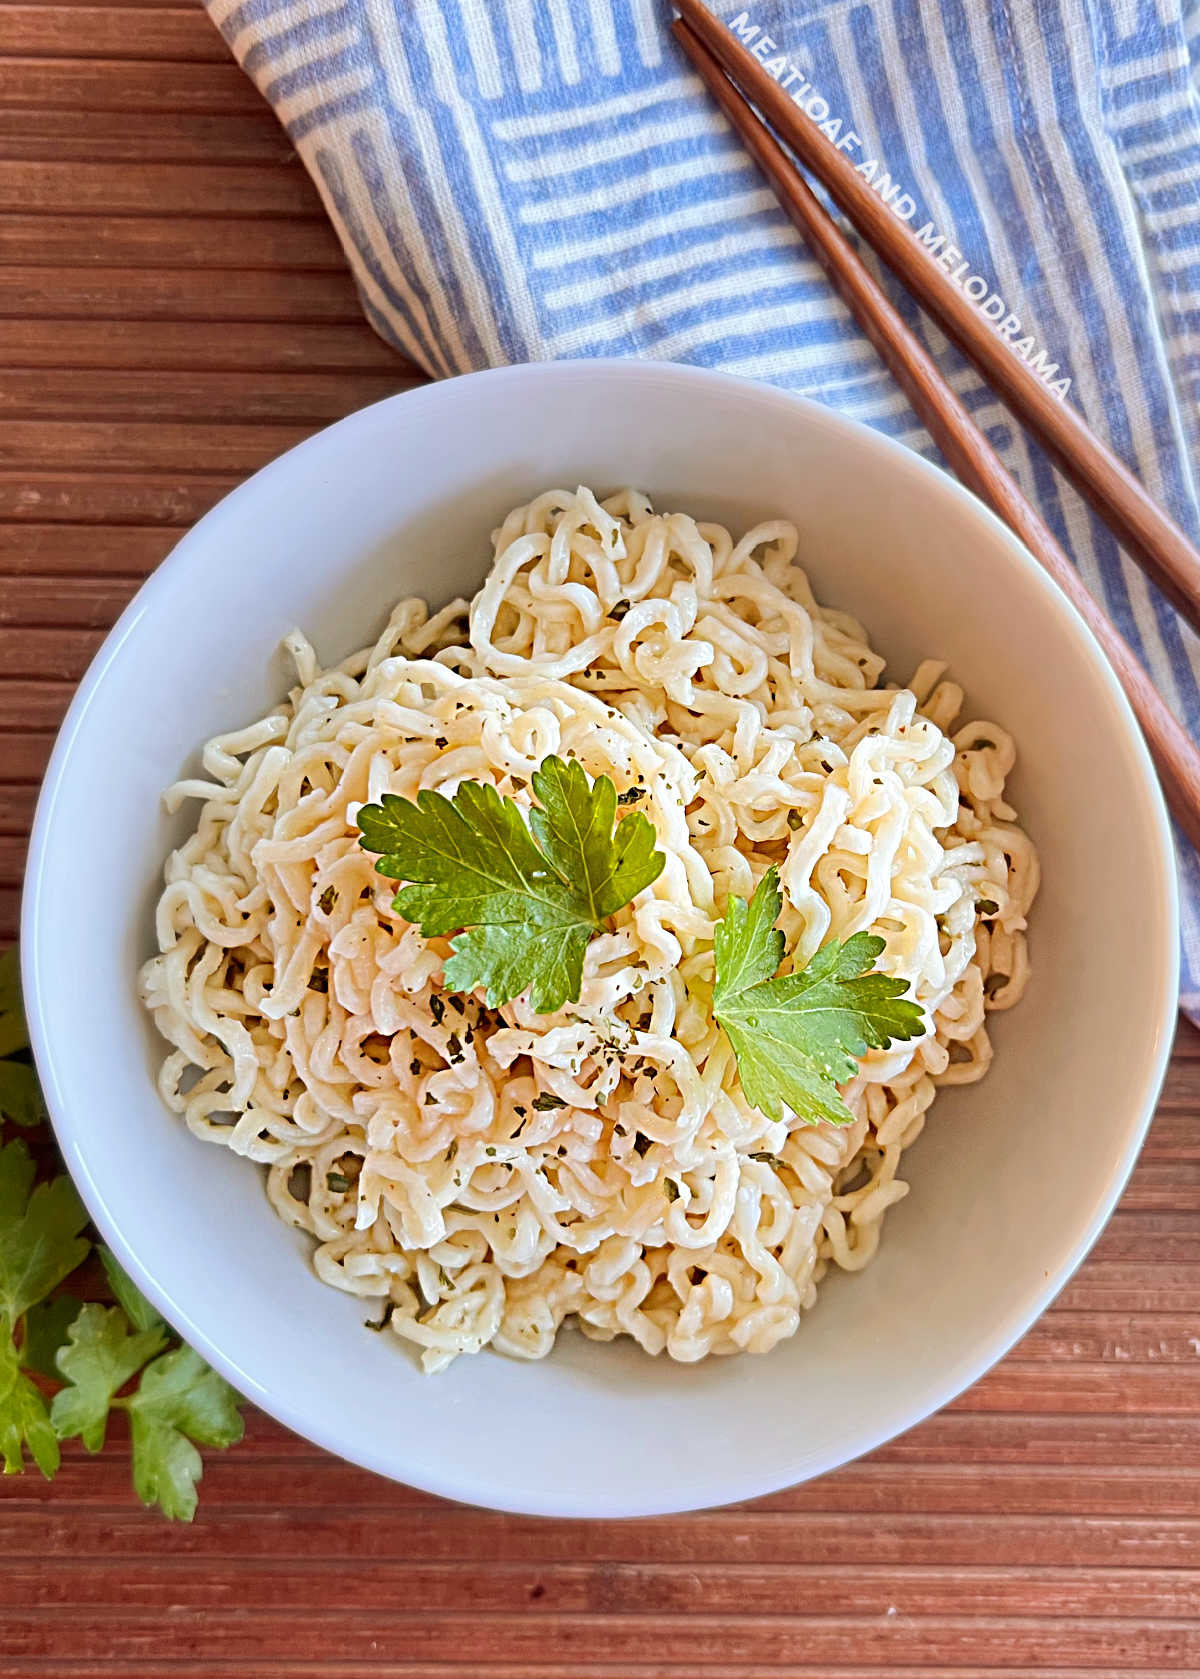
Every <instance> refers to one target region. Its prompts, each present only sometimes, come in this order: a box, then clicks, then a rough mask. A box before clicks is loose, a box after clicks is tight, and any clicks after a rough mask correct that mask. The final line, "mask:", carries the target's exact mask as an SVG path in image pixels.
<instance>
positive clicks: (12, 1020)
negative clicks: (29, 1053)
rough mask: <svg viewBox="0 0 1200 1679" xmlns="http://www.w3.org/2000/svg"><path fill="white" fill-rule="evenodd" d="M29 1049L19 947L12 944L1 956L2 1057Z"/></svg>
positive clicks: (0, 1028) (0, 1031)
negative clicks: (22, 1003)
mask: <svg viewBox="0 0 1200 1679" xmlns="http://www.w3.org/2000/svg"><path fill="white" fill-rule="evenodd" d="M28 1048H29V1030H28V1028H27V1027H26V1025H25V1011H24V1009H23V1008H22V1006H21V969H20V966H19V964H18V961H17V947H16V945H15V944H10V945H9V947H8V949H7V950H6V951H5V952H4V954H3V955H2V956H0V1055H12V1054H13V1053H14V1052H15V1051H16V1050H18V1049H28Z"/></svg>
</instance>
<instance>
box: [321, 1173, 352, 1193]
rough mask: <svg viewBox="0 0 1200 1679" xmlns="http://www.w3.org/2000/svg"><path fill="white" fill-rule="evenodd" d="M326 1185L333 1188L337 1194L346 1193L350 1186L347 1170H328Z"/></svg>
mask: <svg viewBox="0 0 1200 1679" xmlns="http://www.w3.org/2000/svg"><path fill="white" fill-rule="evenodd" d="M325 1187H326V1188H327V1189H332V1190H333V1192H334V1194H335V1195H344V1194H345V1193H346V1191H347V1190H348V1189H349V1188H350V1179H349V1178H348V1177H347V1176H346V1174H345V1172H326V1174H325Z"/></svg>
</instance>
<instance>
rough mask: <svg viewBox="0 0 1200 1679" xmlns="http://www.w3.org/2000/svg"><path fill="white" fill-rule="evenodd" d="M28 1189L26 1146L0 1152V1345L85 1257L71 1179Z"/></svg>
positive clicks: (81, 1215)
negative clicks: (29, 1311) (26, 1314)
mask: <svg viewBox="0 0 1200 1679" xmlns="http://www.w3.org/2000/svg"><path fill="white" fill-rule="evenodd" d="M32 1184H33V1160H32V1159H31V1157H30V1154H29V1150H28V1149H27V1148H26V1147H25V1145H24V1143H21V1142H12V1143H9V1144H7V1146H6V1147H4V1148H0V1342H2V1341H3V1340H4V1339H5V1336H6V1335H7V1336H9V1337H11V1335H12V1332H13V1330H14V1329H15V1328H16V1325H17V1320H18V1319H19V1318H21V1317H22V1316H24V1314H25V1313H26V1312H27V1311H28V1310H29V1308H30V1306H34V1305H36V1304H37V1302H38V1301H39V1300H44V1299H45V1297H46V1296H47V1295H48V1294H49V1293H50V1291H51V1289H53V1288H56V1287H57V1285H58V1284H59V1283H61V1282H62V1280H63V1278H64V1277H69V1276H70V1274H71V1272H72V1271H73V1270H74V1269H75V1267H76V1266H77V1265H78V1264H79V1263H80V1261H81V1260H82V1259H84V1258H85V1257H86V1255H87V1252H88V1246H89V1244H88V1242H87V1241H86V1239H85V1238H84V1237H82V1236H81V1235H80V1234H79V1233H80V1231H81V1230H82V1229H83V1227H84V1225H85V1224H86V1223H87V1213H86V1211H85V1210H84V1206H83V1202H82V1201H81V1200H80V1199H79V1197H78V1195H77V1194H76V1193H75V1186H74V1185H73V1184H72V1182H71V1180H70V1178H67V1177H58V1178H53V1179H52V1180H51V1181H50V1182H49V1183H42V1184H39V1185H38V1187H37V1188H36V1189H34V1190H33V1193H32V1194H30V1189H31V1187H32Z"/></svg>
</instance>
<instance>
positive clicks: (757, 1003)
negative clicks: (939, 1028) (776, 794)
mask: <svg viewBox="0 0 1200 1679" xmlns="http://www.w3.org/2000/svg"><path fill="white" fill-rule="evenodd" d="M782 904H783V899H782V896H781V894H780V891H779V875H778V871H777V870H776V869H775V867H774V866H773V865H772V867H771V868H769V869H768V870H767V872H766V874H765V875H764V876H763V878H762V879H761V880H760V881H759V883H758V886H757V888H756V889H755V892H754V895H753V897H752V898H751V899H750V902H749V903H747V902H746V900H745V899H744V898H736V897H734V898H730V900H729V903H728V905H727V907H726V910H725V916H724V919H723V920H722V921H721V922H719V923H718V925H717V928H716V932H715V935H714V950H715V954H716V979H715V981H714V984H713V1013H714V1015H715V1016H716V1018H717V1020H718V1022H719V1024H720V1025H721V1027H722V1028H723V1030H724V1031H725V1033H726V1035H727V1037H728V1038H729V1041H730V1043H731V1044H732V1045H733V1050H734V1054H735V1055H736V1056H737V1064H738V1077H739V1078H740V1079H741V1083H742V1089H743V1091H744V1092H745V1094H746V1100H747V1101H749V1102H752V1103H753V1104H754V1106H755V1107H756V1108H761V1110H762V1111H763V1113H765V1114H766V1115H767V1117H768V1118H769V1119H774V1120H777V1119H778V1118H779V1117H780V1114H781V1110H782V1107H783V1104H785V1103H786V1105H787V1106H788V1107H789V1108H790V1109H791V1110H792V1112H793V1113H794V1114H795V1116H796V1118H797V1119H799V1120H802V1121H807V1122H809V1123H813V1124H815V1123H817V1122H818V1121H820V1120H828V1121H829V1122H830V1123H831V1124H833V1125H847V1124H849V1123H850V1121H851V1120H852V1119H853V1117H854V1116H853V1115H852V1114H851V1112H850V1110H849V1109H848V1108H847V1106H846V1104H845V1102H843V1100H842V1098H841V1094H840V1093H839V1091H838V1085H839V1084H842V1083H844V1082H845V1081H846V1080H847V1079H849V1078H853V1076H854V1074H855V1073H856V1072H857V1071H858V1062H857V1059H856V1058H857V1057H858V1056H860V1055H864V1054H865V1053H866V1051H867V1050H868V1049H883V1048H886V1046H887V1045H888V1044H889V1043H891V1042H893V1040H895V1039H903V1038H913V1037H917V1036H919V1035H920V1033H922V1032H923V1031H924V1030H925V1024H924V1018H923V1016H922V1013H921V1009H920V1007H919V1005H918V1004H916V1003H914V1002H912V1001H911V1000H910V999H909V998H907V997H906V995H905V993H906V992H907V990H908V987H907V985H906V984H905V982H904V981H903V980H902V979H894V978H890V977H889V976H888V975H886V974H877V973H872V972H871V971H870V970H871V969H872V967H873V965H874V963H875V959H876V958H877V957H878V956H879V955H880V954H881V952H882V951H883V947H884V941H883V940H882V939H881V938H879V937H878V936H877V935H875V934H873V933H855V935H854V936H853V938H849V939H847V940H846V941H845V942H844V943H842V942H839V940H837V939H831V940H830V941H829V943H828V944H826V945H822V947H821V949H820V950H818V951H817V953H816V955H815V956H814V957H813V959H812V961H811V962H809V964H808V966H807V967H805V968H803V969H801V971H800V972H799V973H793V974H783V975H779V972H778V970H779V964H780V963H781V962H782V961H783V955H784V938H783V934H782V933H781V932H780V930H779V928H778V927H776V925H775V921H776V919H777V917H778V915H779V911H780V909H781V908H782ZM777 976H778V977H777Z"/></svg>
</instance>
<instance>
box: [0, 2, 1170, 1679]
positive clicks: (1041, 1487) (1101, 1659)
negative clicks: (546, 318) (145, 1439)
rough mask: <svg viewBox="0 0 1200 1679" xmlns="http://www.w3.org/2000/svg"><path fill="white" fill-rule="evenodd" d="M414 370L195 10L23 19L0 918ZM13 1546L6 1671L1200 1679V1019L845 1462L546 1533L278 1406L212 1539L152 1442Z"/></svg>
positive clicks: (19, 1531) (7, 365) (3, 234)
mask: <svg viewBox="0 0 1200 1679" xmlns="http://www.w3.org/2000/svg"><path fill="white" fill-rule="evenodd" d="M414 377H415V375H414V373H413V370H411V369H409V368H407V367H406V366H405V365H404V364H403V363H402V362H401V361H400V360H399V359H398V358H397V357H396V356H394V355H393V354H392V353H391V352H390V351H389V350H387V349H386V348H385V347H384V346H383V345H382V344H381V343H380V342H379V340H378V339H377V338H376V337H375V336H374V335H373V334H372V333H371V331H370V330H369V329H368V328H367V327H366V326H365V325H364V324H363V322H362V319H361V315H360V312H359V308H358V303H357V299H356V297H355V292H354V288H353V285H352V284H351V281H350V279H349V276H348V274H347V272H346V270H345V266H344V264H343V261H342V258H341V255H340V252H339V250H338V248H337V244H336V242H335V240H334V239H333V237H332V235H331V233H330V231H329V228H328V226H327V225H326V222H325V220H324V218H323V216H322V213H321V210H320V206H319V204H318V201H317V198H316V194H315V192H314V191H313V189H312V188H311V186H310V185H309V183H308V181H307V179H306V177H305V175H304V172H303V170H302V169H301V168H300V166H299V164H298V163H297V162H296V160H295V159H294V157H293V156H292V153H291V149H290V146H289V144H288V141H287V138H286V136H285V135H284V134H283V133H282V132H281V131H280V130H279V129H278V128H277V126H276V125H275V122H274V119H273V117H272V116H271V114H270V112H269V111H268V110H267V109H266V108H265V107H264V106H263V105H262V103H261V102H260V101H259V99H258V97H257V95H256V94H255V93H254V91H253V89H252V88H251V87H250V85H249V83H248V82H247V81H246V80H245V79H244V78H243V76H242V75H241V72H240V71H239V70H238V69H237V68H236V67H235V66H234V65H233V64H232V63H231V62H230V61H229V60H228V59H227V56H226V53H225V49H224V47H223V45H222V43H221V41H220V39H219V38H218V36H217V35H216V33H215V31H213V30H212V28H211V26H210V25H209V24H208V22H207V20H206V19H205V18H204V17H203V15H202V14H201V13H200V12H199V11H198V10H196V9H192V8H191V7H186V8H185V7H180V6H178V5H174V4H171V3H169V0H168V3H163V0H110V3H108V4H104V5H95V4H87V3H84V4H75V3H59V4H34V5H5V4H0V731H2V737H3V738H2V742H0V940H7V939H8V938H10V937H11V936H12V935H13V933H14V932H15V928H16V915H17V905H18V897H19V882H20V877H21V867H22V859H23V854H24V845H25V837H26V834H27V831H28V826H29V821H30V816H31V813H32V808H33V800H34V796H35V792H36V786H37V781H38V777H39V775H40V773H41V771H42V768H43V766H44V764H45V761H46V755H47V752H48V750H49V747H50V744H51V741H52V739H53V735H54V730H55V728H56V726H57V724H58V722H59V720H60V719H61V716H62V713H63V710H64V708H65V706H66V704H67V702H68V700H69V698H70V695H71V692H72V689H73V687H74V684H75V683H76V682H77V680H78V679H79V677H80V675H81V673H82V672H83V670H84V668H85V666H86V664H87V662H88V660H89V658H90V657H91V655H92V653H93V652H94V651H95V649H96V647H97V646H98V645H99V642H100V640H101V637H102V635H103V632H104V630H105V628H106V627H107V626H108V625H109V624H111V623H112V621H113V619H114V617H115V616H116V614H117V613H118V612H119V611H120V609H121V607H122V605H123V604H124V603H125V601H126V600H127V599H128V598H129V596H130V595H131V593H132V592H133V590H134V589H135V588H136V587H137V584H138V582H139V580H140V579H141V578H143V577H144V576H145V575H146V573H147V572H149V571H150V570H152V569H153V567H154V566H155V565H156V564H157V563H158V561H159V560H160V559H161V558H162V557H163V555H164V554H166V553H167V551H168V550H169V549H170V547H171V546H172V544H173V543H174V542H175V541H176V540H177V538H178V537H179V535H180V534H181V532H182V531H183V530H184V529H185V528H186V526H187V525H188V524H189V523H190V522H191V521H192V520H194V519H195V518H197V517H198V516H199V515H200V514H201V513H203V512H204V511H205V509H206V508H208V507H210V506H211V505H212V503H213V502H214V501H215V500H217V498H218V497H219V496H221V495H222V494H223V493H224V492H225V491H226V490H228V489H230V488H232V486H233V485H234V484H236V483H237V482H238V481H239V479H241V478H243V477H245V476H246V474H247V473H249V472H252V471H253V470H254V469H255V468H256V467H258V466H260V465H261V464H262V463H263V462H264V461H267V460H269V459H270V458H271V457H272V456H273V455H275V454H277V453H278V452H279V451H280V450H281V449H285V448H287V447H288V446H289V445H290V444H291V443H293V442H295V441H297V440H298V439H299V438H301V437H303V436H305V435H306V434H308V433H309V432H311V431H313V430H315V429H316V428H317V427H319V426H321V425H324V424H326V423H328V422H329V421H331V420H334V419H337V418H338V417H339V416H340V415H342V414H345V413H347V412H349V411H350V410H351V409H354V408H357V407H359V406H361V405H362V404H363V403H365V402H370V401H372V400H374V399H375V398H377V397H379V396H382V395H384V394H386V393H388V392H390V391H393V390H398V389H402V388H404V386H405V385H407V384H410V383H412V382H413V380H414ZM1053 1120H1054V1116H1053V1114H1047V1116H1046V1122H1047V1124H1053ZM0 1556H2V1562H0V1675H3V1679H25V1676H28V1679H33V1676H34V1675H39V1676H41V1675H64V1676H66V1675H72V1676H78V1679H83V1676H85V1675H86V1676H91V1679H101V1676H103V1679H116V1676H117V1675H130V1676H133V1675H140V1676H146V1675H153V1674H160V1673H171V1674H174V1675H178V1676H181V1679H192V1676H194V1679H200V1676H201V1675H204V1676H214V1679H215V1676H216V1675H221V1674H224V1675H237V1676H238V1679H280V1676H281V1675H283V1674H306V1675H320V1676H322V1679H360V1676H361V1679H366V1676H368V1675H370V1676H376V1675H385V1674H386V1675H390V1676H391V1679H468V1676H474V1675H476V1674H479V1673H481V1672H482V1673H487V1674H488V1675H490V1676H491V1679H568V1676H570V1679H693V1676H696V1675H700V1676H703V1679H763V1676H774V1679H783V1676H789V1675H790V1676H792V1679H800V1676H801V1675H804V1676H806V1679H815V1676H817V1675H831V1676H836V1679H880V1676H882V1675H883V1674H889V1675H893V1676H896V1679H905V1676H909V1679H918V1676H920V1679H935V1676H936V1679H979V1676H983V1675H989V1674H997V1673H1005V1674H1020V1675H1038V1676H1041V1679H1051V1676H1053V1679H1083V1676H1084V1675H1088V1676H1090V1679H1125V1676H1127V1675H1133V1674H1136V1675H1161V1674H1167V1673H1171V1674H1177V1673H1200V1615H1198V1611H1200V1034H1197V1033H1195V1032H1193V1031H1191V1030H1190V1029H1181V1033H1180V1038H1179V1042H1178V1044H1177V1048H1176V1054H1175V1058H1174V1060H1173V1063H1172V1067H1171V1073H1170V1078H1169V1080H1168V1084H1167V1088H1166V1092H1165V1094H1164V1098H1163V1103H1162V1107H1161V1110H1160V1112H1159V1115H1158V1118H1157V1119H1156V1121H1155V1124H1154V1128H1153V1131H1152V1133H1151V1136H1150V1140H1149V1143H1148V1145H1147V1148H1146V1151H1145V1153H1144V1155H1143V1158H1142V1161H1141V1164H1140V1165H1139V1167H1138V1169H1137V1171H1136V1173H1135V1175H1134V1179H1133V1182H1132V1184H1131V1185H1130V1188H1129V1190H1128V1192H1127V1194H1126V1195H1125V1197H1124V1199H1123V1201H1122V1203H1121V1207H1120V1210H1119V1211H1118V1212H1117V1214H1116V1216H1115V1217H1114V1219H1113V1221H1112V1223H1111V1225H1110V1226H1109V1228H1108V1230H1107V1231H1106V1233H1105V1235H1104V1236H1103V1238H1102V1239H1101V1241H1100V1244H1099V1246H1098V1247H1097V1249H1096V1251H1095V1253H1094V1254H1093V1255H1092V1257H1091V1258H1090V1259H1089V1260H1088V1262H1087V1264H1086V1265H1085V1266H1084V1268H1083V1270H1082V1271H1081V1273H1080V1274H1079V1276H1078V1278H1077V1279H1076V1280H1075V1282H1074V1283H1073V1284H1072V1285H1071V1286H1070V1288H1069V1289H1068V1290H1067V1292H1066V1293H1065V1294H1064V1296H1063V1297H1062V1299H1061V1301H1060V1302H1059V1303H1058V1304H1057V1305H1056V1306H1055V1307H1054V1308H1053V1309H1052V1310H1051V1311H1050V1312H1048V1313H1047V1314H1046V1316H1045V1317H1044V1318H1043V1320H1042V1322H1041V1323H1040V1324H1039V1325H1038V1326H1037V1327H1036V1328H1035V1329H1034V1330H1033V1331H1032V1332H1031V1333H1030V1335H1028V1336H1027V1337H1026V1339H1025V1341H1024V1342H1023V1343H1022V1344H1021V1346H1020V1347H1019V1348H1018V1349H1017V1350H1016V1351H1015V1352H1014V1353H1013V1355H1012V1356H1011V1357H1010V1358H1008V1359H1007V1360H1005V1362H1004V1363H1003V1364H1002V1365H1001V1366H1000V1367H999V1368H998V1369H997V1370H996V1371H994V1372H993V1373H992V1374H991V1375H990V1376H988V1377H987V1378H986V1379H985V1380H984V1381H982V1382H980V1383H979V1384H977V1386H976V1387H974V1388H973V1389H972V1390H971V1391H970V1392H969V1393H968V1394H965V1395H964V1396H963V1398H962V1399H960V1400H959V1401H957V1403H955V1404H954V1405H953V1406H951V1407H950V1408H949V1410H947V1411H946V1412H945V1413H943V1414H942V1415H941V1416H939V1417H937V1418H935V1419H933V1420H932V1421H930V1422H928V1423H926V1424H925V1425H924V1426H923V1427H921V1428H918V1429H916V1430H914V1431H913V1432H912V1433H911V1434H909V1435H907V1436H906V1437H905V1438H903V1439H901V1440H898V1441H895V1442H893V1443H892V1444H891V1445H889V1446H887V1447H885V1448H884V1449H883V1450H881V1451H879V1452H876V1453H874V1454H873V1455H872V1456H871V1457H870V1458H869V1459H867V1460H865V1461H864V1462H862V1463H859V1464H855V1465H853V1466H851V1467H849V1468H846V1469H844V1470H842V1471H841V1472H840V1473H838V1474H836V1475H831V1476H828V1477H827V1478H826V1479H824V1480H822V1481H819V1482H816V1483H815V1484H811V1485H808V1486H804V1487H798V1488H795V1489H793V1490H791V1491H789V1492H784V1493H780V1494H779V1495H777V1496H776V1497H773V1498H769V1499H764V1500H761V1501H760V1502H758V1503H756V1504H754V1505H751V1506H748V1507H746V1508H744V1509H734V1510H725V1511H720V1512H717V1513H713V1514H706V1515H698V1516H685V1517H680V1518H677V1519H667V1520H657V1521H646V1522H637V1523H632V1524H622V1523H616V1522H585V1523H580V1524H568V1523H563V1522H540V1521H534V1520H527V1519H523V1518H509V1517H503V1516H497V1515H489V1514H483V1513H480V1512H477V1511H472V1510H467V1509H462V1508H459V1507H456V1506H452V1505H447V1504H442V1503H439V1502H438V1501H436V1500H434V1499H431V1498H428V1497H425V1496H424V1495H421V1494H418V1493H415V1492H412V1491H410V1490H408V1489H406V1488H403V1487H394V1486H391V1485H389V1484H387V1483H385V1482H382V1481H378V1480H375V1479H373V1478H372V1477H370V1476H369V1475H366V1474H364V1473H362V1472H360V1471H358V1470H352V1469H349V1468H347V1467H345V1466H344V1465H342V1464H340V1463H338V1462H336V1461H335V1460H333V1459H331V1458H329V1457H326V1456H325V1455H323V1454H322V1453H320V1452H319V1451H317V1450H315V1449H314V1448H312V1447H309V1446H307V1445H305V1444H304V1443H303V1442H301V1441H298V1440H295V1439H293V1438H291V1437H290V1436H289V1435H288V1434H286V1433H285V1432H284V1431H283V1430H282V1429H281V1428H279V1427H278V1426H277V1425H276V1424H275V1423H273V1422H271V1421H270V1420H269V1419H267V1418H265V1417H263V1416H261V1415H257V1414H255V1415H252V1416H251V1418H250V1424H249V1431H248V1437H247V1440H246V1441H245V1443H244V1444H243V1445H242V1446H240V1447H238V1448H237V1449H236V1450H235V1451H232V1452H230V1453H228V1454H225V1455H215V1456H213V1457H211V1458H210V1460H209V1464H208V1469H207V1473H206V1476H205V1480H204V1483H203V1488H202V1498H201V1507H200V1514H199V1516H198V1518H197V1521H196V1523H195V1525H194V1526H193V1527H191V1528H182V1527H170V1526H168V1525H167V1524H165V1523H164V1522H162V1521H160V1520H159V1519H158V1518H157V1517H155V1516H153V1515H150V1514H147V1513H145V1512H143V1511H142V1510H141V1509H140V1508H139V1507H138V1506H137V1505H136V1503H135V1502H134V1500H133V1498H132V1495H131V1493H130V1490H129V1476H128V1462H127V1457H126V1453H125V1448H124V1445H123V1443H122V1441H121V1439H120V1438H119V1437H118V1438H117V1439H116V1440H115V1441H114V1442H113V1443H112V1444H111V1445H110V1447H109V1449H108V1450H107V1451H106V1452H105V1454H104V1455H103V1457H101V1458H97V1459H91V1458H87V1457H85V1456H83V1455H82V1454H80V1453H79V1452H76V1451H72V1452H69V1453H68V1455H67V1458H66V1461H65V1463H64V1467H63V1469H62V1472H61V1474H60V1475H59V1478H58V1480H57V1481H56V1482H55V1483H54V1485H53V1486H51V1487H47V1486H45V1485H44V1484H43V1483H42V1482H41V1481H40V1479H38V1478H35V1476H34V1475H33V1474H26V1475H25V1476H24V1477H23V1478H21V1479H19V1480H18V1479H9V1480H6V1481H5V1482H4V1483H3V1484H2V1485H0Z"/></svg>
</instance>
